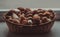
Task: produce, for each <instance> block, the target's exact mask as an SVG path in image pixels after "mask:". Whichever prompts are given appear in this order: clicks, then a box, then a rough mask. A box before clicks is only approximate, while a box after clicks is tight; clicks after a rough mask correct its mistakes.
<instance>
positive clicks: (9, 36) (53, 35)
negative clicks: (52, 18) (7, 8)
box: [0, 21, 60, 37]
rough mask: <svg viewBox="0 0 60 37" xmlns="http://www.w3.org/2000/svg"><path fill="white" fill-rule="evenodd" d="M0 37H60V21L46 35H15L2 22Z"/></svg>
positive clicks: (0, 23)
mask: <svg viewBox="0 0 60 37" xmlns="http://www.w3.org/2000/svg"><path fill="white" fill-rule="evenodd" d="M0 37H60V21H56V22H55V23H54V26H53V27H52V29H51V31H50V32H49V33H46V34H18V35H17V34H13V33H11V32H9V30H8V27H7V25H6V23H5V22H0Z"/></svg>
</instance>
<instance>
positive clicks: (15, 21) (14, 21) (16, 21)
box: [10, 19, 20, 24]
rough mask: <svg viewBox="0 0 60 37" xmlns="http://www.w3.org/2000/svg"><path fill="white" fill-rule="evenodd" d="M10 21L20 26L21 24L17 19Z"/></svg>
mask: <svg viewBox="0 0 60 37" xmlns="http://www.w3.org/2000/svg"><path fill="white" fill-rule="evenodd" d="M10 21H11V22H13V23H17V24H19V23H20V21H19V20H17V19H10Z"/></svg>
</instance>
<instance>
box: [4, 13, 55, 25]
mask: <svg viewBox="0 0 60 37" xmlns="http://www.w3.org/2000/svg"><path fill="white" fill-rule="evenodd" d="M53 13H54V12H53ZM6 14H7V13H4V14H3V19H4V20H5V21H7V22H9V23H11V24H13V25H17V26H30V25H21V24H17V23H13V22H11V21H9V20H7V19H6V18H5V15H6ZM55 17H56V16H55V13H54V18H53V19H52V21H49V22H46V23H42V24H40V26H43V25H46V24H48V23H50V22H53V21H55ZM32 26H37V25H32Z"/></svg>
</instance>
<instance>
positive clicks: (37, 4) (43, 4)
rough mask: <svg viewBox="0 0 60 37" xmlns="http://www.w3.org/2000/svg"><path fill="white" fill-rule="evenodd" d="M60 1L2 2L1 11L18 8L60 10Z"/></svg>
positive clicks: (3, 0) (25, 0)
mask: <svg viewBox="0 0 60 37" xmlns="http://www.w3.org/2000/svg"><path fill="white" fill-rule="evenodd" d="M59 3H60V0H0V9H10V8H17V7H28V8H60V4H59Z"/></svg>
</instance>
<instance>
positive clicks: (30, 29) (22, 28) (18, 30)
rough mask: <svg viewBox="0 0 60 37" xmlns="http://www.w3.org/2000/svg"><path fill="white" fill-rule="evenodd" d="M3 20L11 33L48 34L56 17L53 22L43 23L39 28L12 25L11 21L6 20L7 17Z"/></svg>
mask: <svg viewBox="0 0 60 37" xmlns="http://www.w3.org/2000/svg"><path fill="white" fill-rule="evenodd" d="M3 18H4V20H5V21H6V23H7V26H8V28H9V31H10V32H13V33H46V32H49V31H50V30H51V28H52V26H53V24H54V21H55V17H54V18H53V20H52V21H50V22H47V23H43V24H41V25H38V26H37V25H36V26H35V25H34V26H29V25H25V26H21V25H17V24H15V23H11V22H10V21H9V20H7V19H6V18H5V16H4V17H3Z"/></svg>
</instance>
